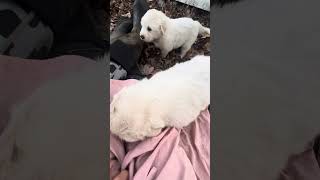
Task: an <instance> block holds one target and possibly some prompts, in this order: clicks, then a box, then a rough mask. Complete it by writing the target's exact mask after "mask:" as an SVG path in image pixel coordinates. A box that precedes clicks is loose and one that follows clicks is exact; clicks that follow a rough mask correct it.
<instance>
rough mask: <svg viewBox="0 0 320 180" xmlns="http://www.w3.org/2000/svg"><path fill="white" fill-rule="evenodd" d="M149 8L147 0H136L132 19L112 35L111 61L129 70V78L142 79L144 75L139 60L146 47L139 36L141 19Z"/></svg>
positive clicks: (121, 25) (122, 24)
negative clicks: (138, 64)
mask: <svg viewBox="0 0 320 180" xmlns="http://www.w3.org/2000/svg"><path fill="white" fill-rule="evenodd" d="M148 9H149V6H148V3H147V2H146V1H145V0H135V1H134V3H133V13H132V14H133V17H132V19H130V20H127V21H124V22H123V23H121V24H120V25H119V26H118V27H117V28H116V29H115V30H114V32H113V33H112V34H111V37H110V41H111V44H110V58H111V61H113V62H115V63H117V64H119V65H121V66H122V68H124V69H125V70H126V71H127V72H128V77H127V78H135V79H140V78H143V77H144V76H143V75H142V74H141V72H140V71H139V68H138V66H137V62H138V60H139V59H140V56H141V53H142V50H143V47H144V43H143V41H142V40H141V39H140V36H139V32H140V28H141V25H140V20H141V18H142V16H143V15H144V14H145V13H146V12H147V11H148ZM131 27H132V28H131Z"/></svg>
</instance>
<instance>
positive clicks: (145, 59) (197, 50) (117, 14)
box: [110, 0, 210, 74]
mask: <svg viewBox="0 0 320 180" xmlns="http://www.w3.org/2000/svg"><path fill="white" fill-rule="evenodd" d="M110 3H111V4H110V10H111V25H110V31H112V30H113V29H114V27H115V24H117V22H118V21H119V20H120V19H121V18H123V17H131V14H130V12H131V10H132V4H133V0H111V2H110ZM148 3H149V5H150V8H155V9H158V10H161V11H163V12H165V14H166V15H167V16H169V17H171V18H178V17H192V18H193V19H194V20H198V21H199V22H200V23H201V24H202V25H204V26H206V27H209V26H210V13H209V12H207V11H204V10H201V9H198V8H195V7H192V6H188V5H186V4H183V3H179V2H176V1H174V0H166V2H164V1H163V0H148ZM199 54H201V55H210V38H201V37H199V38H198V39H197V41H196V42H195V44H193V46H192V48H191V49H190V51H189V52H188V54H187V55H186V57H184V58H183V59H181V58H180V56H179V49H177V50H174V51H172V52H170V53H169V55H168V56H167V57H166V58H164V59H162V58H161V56H160V50H159V49H158V48H156V47H154V45H152V44H146V48H145V49H144V52H143V54H142V56H141V59H140V63H139V64H140V65H141V67H143V69H142V71H143V72H144V73H145V74H150V73H154V72H157V71H159V70H165V69H167V68H169V67H171V66H173V65H174V64H176V63H177V62H183V61H187V60H189V59H190V58H192V57H194V56H195V55H199ZM150 67H153V68H150ZM150 69H152V70H151V71H150Z"/></svg>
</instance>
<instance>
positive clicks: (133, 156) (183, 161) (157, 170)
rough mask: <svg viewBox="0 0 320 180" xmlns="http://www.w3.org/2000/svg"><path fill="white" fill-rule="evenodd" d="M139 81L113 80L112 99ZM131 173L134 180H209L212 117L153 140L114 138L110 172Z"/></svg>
mask: <svg viewBox="0 0 320 180" xmlns="http://www.w3.org/2000/svg"><path fill="white" fill-rule="evenodd" d="M135 82H136V81H135V80H126V81H119V80H111V81H110V88H111V89H110V93H111V94H110V97H111V98H112V97H113V95H114V94H115V93H117V92H118V91H119V90H121V88H123V87H125V86H129V85H132V84H134V83H135ZM124 169H127V170H129V179H130V180H149V179H150V180H151V179H152V180H157V179H158V180H164V179H170V180H209V179H210V114H209V112H208V110H205V111H203V112H201V114H200V115H199V117H198V119H197V120H196V121H195V122H193V123H192V124H190V125H189V126H187V127H185V128H183V129H181V130H179V129H176V128H166V129H165V130H164V131H163V132H162V133H160V134H159V135H158V136H156V137H153V138H148V139H146V140H144V141H139V142H135V143H127V142H124V141H122V140H120V139H119V138H117V137H116V136H114V135H113V134H111V135H110V172H111V177H114V176H115V175H116V174H117V173H119V172H120V170H124Z"/></svg>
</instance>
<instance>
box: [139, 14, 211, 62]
mask: <svg viewBox="0 0 320 180" xmlns="http://www.w3.org/2000/svg"><path fill="white" fill-rule="evenodd" d="M141 26H142V28H141V31H140V36H144V39H143V40H144V41H145V42H153V43H154V44H155V46H156V47H158V48H160V50H161V55H162V57H166V56H167V55H168V53H169V52H170V51H172V50H173V49H177V48H180V47H181V58H182V57H184V56H185V55H186V53H187V52H188V51H189V49H190V48H191V46H192V44H193V43H194V42H195V41H196V39H197V37H198V34H201V35H203V36H210V29H209V28H206V27H204V26H202V25H201V24H200V23H199V22H198V21H194V20H192V19H191V18H186V17H183V18H177V19H171V18H169V17H167V16H166V15H165V14H164V13H163V12H161V11H158V10H156V9H150V10H148V11H147V12H146V14H145V15H144V16H143V17H142V19H141ZM149 28H150V29H151V31H150V29H149ZM148 29H149V30H148Z"/></svg>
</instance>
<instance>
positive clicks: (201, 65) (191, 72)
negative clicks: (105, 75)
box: [110, 56, 210, 142]
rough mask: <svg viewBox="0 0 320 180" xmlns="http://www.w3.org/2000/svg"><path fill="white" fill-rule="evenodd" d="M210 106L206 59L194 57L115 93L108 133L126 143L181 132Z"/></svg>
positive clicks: (208, 74) (208, 72) (208, 75)
mask: <svg viewBox="0 0 320 180" xmlns="http://www.w3.org/2000/svg"><path fill="white" fill-rule="evenodd" d="M209 104H210V57H209V56H196V57H194V58H193V59H191V60H190V61H187V62H183V63H180V64H176V65H175V66H173V67H172V68H169V69H168V70H165V71H162V72H159V73H157V74H155V75H154V76H153V77H152V78H151V79H149V80H148V79H144V80H142V81H139V82H138V83H136V84H134V85H132V86H129V87H126V88H124V89H122V90H121V91H119V92H118V93H117V94H116V95H115V96H114V97H113V100H112V102H111V106H110V130H111V132H112V133H113V134H115V135H117V136H119V137H120V138H121V139H124V140H126V141H128V142H132V141H138V140H143V139H145V138H146V137H152V136H155V135H157V134H159V133H160V132H161V129H162V128H164V127H176V128H182V127H184V126H187V125H188V124H190V123H191V122H192V121H194V120H195V119H196V118H197V116H198V115H199V113H200V111H202V110H204V109H205V108H206V107H207V106H208V105H209Z"/></svg>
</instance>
